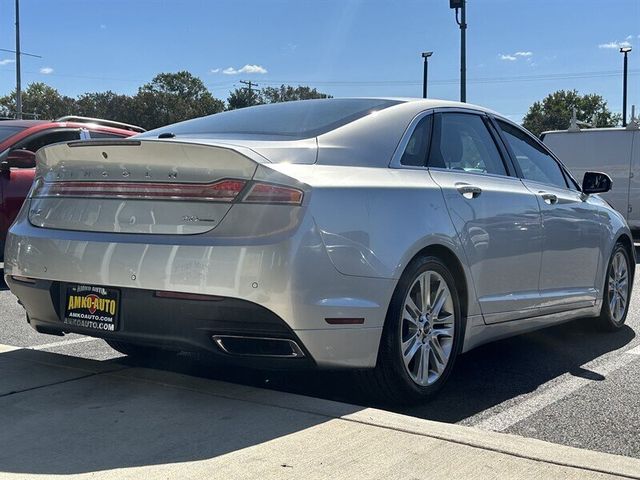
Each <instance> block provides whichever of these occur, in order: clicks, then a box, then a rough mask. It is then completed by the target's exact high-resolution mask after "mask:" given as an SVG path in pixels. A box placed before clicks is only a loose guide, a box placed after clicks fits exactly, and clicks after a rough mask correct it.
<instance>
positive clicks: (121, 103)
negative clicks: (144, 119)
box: [76, 90, 139, 124]
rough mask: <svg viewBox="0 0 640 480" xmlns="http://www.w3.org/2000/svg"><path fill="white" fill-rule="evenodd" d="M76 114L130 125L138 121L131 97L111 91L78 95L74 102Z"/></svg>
mask: <svg viewBox="0 0 640 480" xmlns="http://www.w3.org/2000/svg"><path fill="white" fill-rule="evenodd" d="M76 114H77V115H82V116H84V117H94V118H104V119H107V120H116V121H118V122H125V123H132V124H137V122H138V120H139V119H138V116H137V115H136V111H135V101H134V99H133V97H131V96H129V95H121V94H117V93H115V92H112V91H111V90H108V91H106V92H93V93H85V94H83V95H80V96H79V97H78V98H77V100H76Z"/></svg>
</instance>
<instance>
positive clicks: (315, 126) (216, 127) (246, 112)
mask: <svg viewBox="0 0 640 480" xmlns="http://www.w3.org/2000/svg"><path fill="white" fill-rule="evenodd" d="M399 103H401V102H400V101H395V100H381V99H368V98H344V99H340V98H339V99H330V100H302V101H297V102H286V103H275V104H269V105H258V106H255V107H248V108H242V109H239V110H231V111H229V112H222V113H217V114H214V115H209V116H208V117H202V118H196V119H194V120H187V121H186V122H180V123H176V124H173V125H169V126H166V127H161V128H158V129H156V130H151V131H149V132H146V133H144V134H142V135H138V137H157V136H158V135H159V134H161V133H165V132H170V133H173V134H174V135H176V136H188V135H206V134H253V135H284V136H291V137H299V138H308V137H315V136H317V135H321V134H322V133H326V132H329V131H331V130H334V129H336V128H338V127H341V126H343V125H346V124H347V123H349V122H353V121H354V120H357V119H359V118H362V117H364V116H365V115H368V114H369V113H371V112H374V111H378V110H381V109H384V108H388V107H391V106H393V105H397V104H399Z"/></svg>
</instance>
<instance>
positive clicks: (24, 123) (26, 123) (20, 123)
mask: <svg viewBox="0 0 640 480" xmlns="http://www.w3.org/2000/svg"><path fill="white" fill-rule="evenodd" d="M44 123H52V122H50V121H48V120H2V121H0V126H7V127H27V128H28V127H33V126H35V125H42V124H44Z"/></svg>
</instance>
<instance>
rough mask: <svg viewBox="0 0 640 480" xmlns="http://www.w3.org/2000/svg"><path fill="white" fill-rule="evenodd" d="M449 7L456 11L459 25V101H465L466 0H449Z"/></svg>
mask: <svg viewBox="0 0 640 480" xmlns="http://www.w3.org/2000/svg"><path fill="white" fill-rule="evenodd" d="M449 8H451V9H455V11H456V23H457V24H458V26H459V27H460V101H461V102H466V101H467V0H449ZM458 10H460V20H458Z"/></svg>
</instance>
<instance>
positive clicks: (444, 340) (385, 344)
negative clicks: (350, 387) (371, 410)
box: [360, 256, 464, 404]
mask: <svg viewBox="0 0 640 480" xmlns="http://www.w3.org/2000/svg"><path fill="white" fill-rule="evenodd" d="M427 278H429V279H430V281H428V282H426V281H425V280H426V279H427ZM420 279H423V284H427V283H429V284H430V286H431V288H430V289H429V290H430V298H431V301H428V300H427V301H426V302H424V303H423V304H422V305H419V304H418V302H419V301H421V300H420V298H422V297H424V295H422V297H418V295H420V288H421V283H420ZM442 282H444V285H445V286H446V289H447V290H448V292H449V296H448V298H446V299H445V301H444V302H443V305H441V306H440V307H441V308H440V309H438V304H439V303H440V302H439V301H438V297H437V294H438V293H439V289H440V285H441V283H442ZM434 290H437V291H435V293H434ZM445 293H446V291H445ZM409 298H410V299H411V300H412V301H413V304H410V303H408V299H409ZM414 309H417V310H418V312H415V311H413V312H412V310H414ZM436 309H438V310H439V312H436ZM405 312H406V315H405ZM429 312H431V313H429ZM425 313H427V314H428V315H425ZM434 313H435V315H434ZM430 315H431V316H433V318H430ZM445 320H446V321H445ZM448 333H450V334H451V335H447V334H448ZM414 335H415V336H414ZM434 338H435V339H436V341H435V342H434ZM463 338H464V321H463V319H462V313H461V308H460V298H459V296H458V289H457V288H456V282H455V279H454V277H453V275H452V274H451V272H450V270H449V268H448V267H447V266H446V264H445V263H444V262H443V261H442V260H440V259H439V258H437V257H433V256H422V257H418V258H416V259H415V260H414V261H413V262H412V263H411V264H410V265H409V266H408V268H407V269H406V271H405V272H404V274H403V275H402V277H401V279H400V281H399V282H398V285H397V287H396V289H395V291H394V294H393V297H392V299H391V303H390V305H389V310H388V312H387V318H386V320H385V326H384V329H383V333H382V340H381V342H380V349H379V352H378V361H377V364H376V367H375V369H373V370H368V371H365V372H363V373H362V376H361V378H360V381H361V382H363V384H362V386H363V389H364V390H365V392H366V394H367V396H370V397H371V396H373V397H374V398H375V399H377V400H381V401H383V402H385V403H394V404H410V403H418V402H422V401H425V400H427V399H429V398H430V397H432V396H433V395H434V394H435V393H436V392H438V390H440V389H441V388H442V386H443V385H444V383H445V382H446V380H447V378H448V377H449V375H450V374H451V371H452V369H453V366H454V364H455V360H456V357H457V356H458V354H459V353H460V350H461V348H462V339H463ZM412 339H414V340H415V342H412ZM403 342H404V343H403ZM420 342H421V344H420ZM403 347H404V348H403ZM437 347H439V348H437ZM416 348H417V349H418V350H417V351H416V352H415V353H413V355H412V352H413V351H414V350H415V349H416ZM403 351H404V354H403ZM447 352H448V356H447V355H446V354H447ZM443 355H444V356H443ZM444 357H446V359H445V358H444ZM405 358H406V359H408V361H407V362H405ZM425 358H426V359H428V365H429V366H428V368H427V370H426V373H425V370H424V368H422V370H421V367H420V362H424V360H425ZM439 360H445V361H444V362H442V361H439ZM423 366H424V363H423ZM432 368H433V372H432V370H431V369H432Z"/></svg>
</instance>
